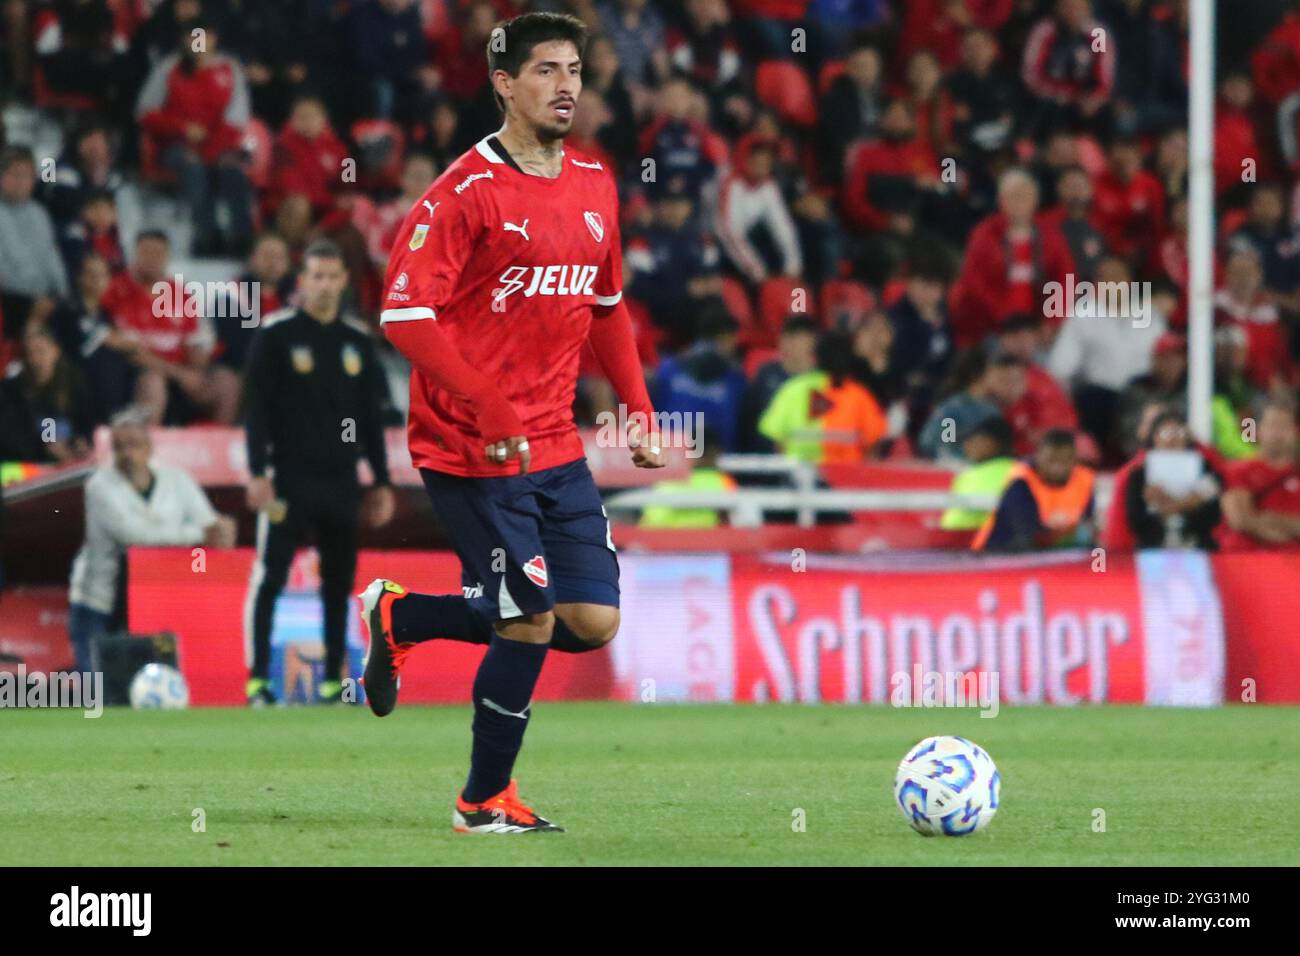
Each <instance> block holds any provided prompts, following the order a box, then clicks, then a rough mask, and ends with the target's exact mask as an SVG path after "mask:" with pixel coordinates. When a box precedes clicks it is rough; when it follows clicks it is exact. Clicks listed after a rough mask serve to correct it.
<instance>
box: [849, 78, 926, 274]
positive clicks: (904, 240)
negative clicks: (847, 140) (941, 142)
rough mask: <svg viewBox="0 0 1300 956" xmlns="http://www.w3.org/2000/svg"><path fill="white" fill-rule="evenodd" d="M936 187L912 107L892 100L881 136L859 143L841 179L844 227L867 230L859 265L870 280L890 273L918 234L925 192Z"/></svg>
mask: <svg viewBox="0 0 1300 956" xmlns="http://www.w3.org/2000/svg"><path fill="white" fill-rule="evenodd" d="M938 185H939V161H938V159H936V158H935V156H934V154H933V153H932V152H930V150H929V148H928V147H927V146H926V145H925V143H924V142H923V141H922V140H921V139H920V138H919V137H918V136H917V135H916V118H915V113H914V111H913V109H912V105H911V104H910V103H908V102H907V100H904V99H896V100H893V101H892V102H891V103H890V104H889V106H888V107H886V109H885V115H884V116H883V117H882V119H881V121H880V138H879V139H877V140H868V141H867V142H865V143H862V144H861V145H860V146H858V147H857V149H856V150H855V151H854V152H853V154H852V157H851V159H850V160H849V172H848V176H847V177H846V179H845V181H844V195H843V208H844V215H845V217H846V219H847V220H848V225H849V227H850V228H851V229H854V230H856V231H857V232H858V233H859V234H866V237H865V241H864V242H863V244H862V250H861V253H860V255H859V257H858V263H859V270H860V272H861V273H862V275H863V276H864V277H865V278H866V280H867V281H868V282H877V283H883V282H884V281H886V280H887V279H888V278H889V277H890V276H891V275H893V274H894V272H895V271H896V268H895V267H896V266H897V264H898V263H899V262H900V261H901V258H902V256H903V254H904V253H905V251H906V246H907V245H908V244H909V243H911V242H912V241H913V240H914V239H915V238H916V235H917V232H918V224H919V223H918V219H919V213H920V212H921V207H922V204H923V201H924V198H925V194H926V193H927V192H933V190H934V189H935V187H937V186H938Z"/></svg>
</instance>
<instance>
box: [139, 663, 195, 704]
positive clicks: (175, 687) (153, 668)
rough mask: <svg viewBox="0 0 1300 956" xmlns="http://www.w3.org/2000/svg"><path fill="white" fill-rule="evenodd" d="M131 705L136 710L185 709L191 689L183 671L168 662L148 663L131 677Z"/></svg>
mask: <svg viewBox="0 0 1300 956" xmlns="http://www.w3.org/2000/svg"><path fill="white" fill-rule="evenodd" d="M130 693H131V706H132V707H134V708H135V709H136V710H183V709H184V708H186V707H188V706H189V705H190V689H189V687H188V686H187V685H186V683H185V678H184V677H182V676H181V672H180V671H178V670H177V669H176V668H174V667H169V666H168V665H166V664H146V665H144V667H142V668H140V670H139V671H138V672H136V675H135V677H133V678H131V692H130Z"/></svg>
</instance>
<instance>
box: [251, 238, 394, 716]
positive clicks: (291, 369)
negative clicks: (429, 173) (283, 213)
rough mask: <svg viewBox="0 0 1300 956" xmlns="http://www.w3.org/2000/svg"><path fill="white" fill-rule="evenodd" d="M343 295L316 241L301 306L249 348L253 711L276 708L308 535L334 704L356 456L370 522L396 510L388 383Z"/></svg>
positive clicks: (334, 257) (356, 497)
mask: <svg viewBox="0 0 1300 956" xmlns="http://www.w3.org/2000/svg"><path fill="white" fill-rule="evenodd" d="M346 287H347V271H346V269H345V268H344V265H343V258H342V255H341V253H340V252H339V249H338V247H337V246H335V245H334V244H333V243H331V242H325V241H322V242H314V243H312V244H311V245H310V246H308V247H307V251H306V252H305V253H304V254H303V264H302V271H301V273H300V275H299V277H298V291H299V299H300V302H301V304H300V305H299V306H298V308H296V309H285V310H283V311H281V312H277V313H274V314H273V315H271V316H268V317H267V318H266V319H265V320H264V321H263V323H262V327H261V328H260V329H258V330H257V333H256V335H254V337H253V340H252V343H251V344H250V346H249V355H248V367H247V370H246V373H245V392H244V395H245V399H244V401H245V426H246V430H247V438H248V470H249V473H250V474H251V475H252V479H251V480H250V481H249V484H248V506H249V508H251V509H252V510H254V511H257V512H259V514H258V518H257V562H256V564H255V565H254V566H253V578H252V581H251V582H250V585H249V595H248V605H247V607H246V609H245V615H244V620H245V635H244V639H245V642H246V644H247V645H249V647H250V649H251V655H252V661H251V671H250V674H249V681H248V686H247V688H246V694H247V697H248V702H249V703H250V704H253V705H260V704H270V703H275V702H276V699H275V695H274V694H273V693H272V692H271V689H270V683H269V680H268V678H269V670H270V665H271V619H272V615H273V613H274V611H275V601H276V598H277V597H278V596H279V594H280V591H281V590H282V589H283V588H284V585H285V581H286V579H287V578H288V575H289V565H290V563H291V562H292V560H293V555H294V552H295V551H296V550H297V548H298V546H299V545H300V544H303V543H305V542H304V540H303V539H304V536H305V533H306V532H307V531H308V530H309V529H310V530H312V531H314V532H315V541H316V547H317V549H318V551H319V552H320V579H321V603H322V605H323V607H324V619H325V676H324V679H323V681H322V683H321V685H320V687H319V697H320V699H321V700H323V701H336V700H340V699H341V698H342V691H343V684H342V681H343V677H344V673H343V667H344V658H345V653H346V646H345V641H346V637H347V616H348V601H349V598H350V594H351V589H352V585H353V577H354V575H355V573H356V562H357V528H358V518H357V513H358V510H359V506H360V505H361V503H362V493H361V488H360V485H359V483H358V480H357V459H358V458H360V457H361V455H362V454H363V453H364V454H365V457H366V459H367V461H368V462H369V463H370V470H371V473H372V474H373V476H374V487H373V488H371V489H370V492H369V494H368V496H367V500H366V502H365V503H366V506H367V512H368V514H367V519H368V523H370V524H371V525H375V526H378V525H381V524H384V523H385V522H387V521H388V520H389V518H391V517H392V513H393V491H392V488H391V487H390V486H389V484H388V462H387V458H386V456H385V453H384V435H383V428H382V420H381V415H382V411H381V410H382V406H383V401H384V395H385V392H386V388H387V386H386V384H385V381H384V375H383V370H382V369H381V368H380V367H379V362H378V360H377V359H376V357H375V351H374V347H373V345H372V344H371V340H370V335H369V333H368V332H367V330H366V328H365V327H364V326H362V325H361V324H360V323H357V322H354V321H353V320H351V319H348V318H345V317H343V316H342V315H341V314H340V303H341V301H342V297H343V292H344V289H345V288H346ZM268 466H269V469H270V472H271V474H268Z"/></svg>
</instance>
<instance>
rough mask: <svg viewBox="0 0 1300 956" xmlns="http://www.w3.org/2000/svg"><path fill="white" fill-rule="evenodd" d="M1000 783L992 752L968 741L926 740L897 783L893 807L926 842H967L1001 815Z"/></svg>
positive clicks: (900, 770) (910, 755) (912, 752)
mask: <svg viewBox="0 0 1300 956" xmlns="http://www.w3.org/2000/svg"><path fill="white" fill-rule="evenodd" d="M1001 788H1002V777H1001V775H1000V774H999V773H998V768H997V765H996V764H994V763H993V758H992V757H990V756H989V755H988V752H987V751H985V750H984V749H983V748H981V747H979V746H978V745H976V744H974V743H972V742H971V741H969V740H967V739H966V738H965V737H926V738H925V739H924V740H922V741H921V742H920V743H919V744H917V745H916V746H915V747H913V748H912V749H911V750H909V751H908V752H907V756H906V757H904V758H903V762H902V763H900V764H899V765H898V773H897V775H896V776H895V777H894V802H895V803H897V804H898V809H899V810H901V811H902V813H903V816H905V817H906V818H907V822H908V823H910V824H911V825H912V829H913V830H915V831H916V832H917V833H921V834H924V835H925V836H969V835H970V834H972V833H976V832H978V831H980V830H982V829H984V828H985V827H986V826H988V825H989V821H990V820H992V819H993V815H994V814H995V813H997V812H998V801H999V798H1000V793H999V791H1000V790H1001Z"/></svg>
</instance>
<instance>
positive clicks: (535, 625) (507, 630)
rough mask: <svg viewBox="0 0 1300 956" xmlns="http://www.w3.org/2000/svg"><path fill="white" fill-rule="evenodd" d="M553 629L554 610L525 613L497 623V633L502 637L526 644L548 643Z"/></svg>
mask: <svg viewBox="0 0 1300 956" xmlns="http://www.w3.org/2000/svg"><path fill="white" fill-rule="evenodd" d="M554 630H555V612H554V611H543V612H541V613H540V614H525V615H524V616H523V617H516V618H511V619H510V620H508V621H501V622H500V623H499V624H497V633H498V634H500V635H501V636H502V637H504V638H506V639H507V640H511V641H523V642H524V643H526V644H549V643H550V642H551V633H552V632H553V631H554Z"/></svg>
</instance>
